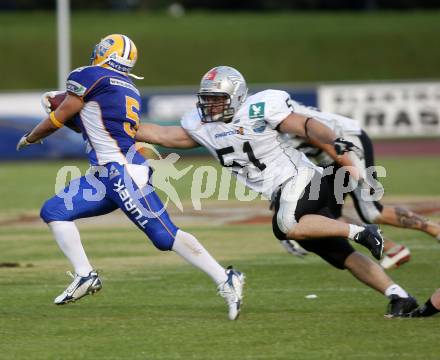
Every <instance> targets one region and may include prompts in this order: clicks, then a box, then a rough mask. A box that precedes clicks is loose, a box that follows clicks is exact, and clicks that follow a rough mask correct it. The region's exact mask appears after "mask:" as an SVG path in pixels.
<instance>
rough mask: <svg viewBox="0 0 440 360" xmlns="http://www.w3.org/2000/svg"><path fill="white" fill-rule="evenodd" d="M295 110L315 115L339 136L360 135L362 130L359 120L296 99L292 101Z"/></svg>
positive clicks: (307, 114)
mask: <svg viewBox="0 0 440 360" xmlns="http://www.w3.org/2000/svg"><path fill="white" fill-rule="evenodd" d="M291 104H292V107H293V112H294V113H296V114H300V115H303V116H305V117H313V118H314V119H316V120H318V121H319V122H321V123H323V124H324V125H326V126H327V127H329V128H330V129H332V130H333V132H334V133H335V134H336V136H338V137H343V136H347V135H360V134H361V132H362V128H361V125H360V123H359V121H357V120H355V119H350V118H348V117H345V116H342V115H337V114H333V113H328V112H323V111H320V110H319V109H317V108H314V107H310V106H305V105H303V104H301V103H298V102H296V101H294V100H292V101H291Z"/></svg>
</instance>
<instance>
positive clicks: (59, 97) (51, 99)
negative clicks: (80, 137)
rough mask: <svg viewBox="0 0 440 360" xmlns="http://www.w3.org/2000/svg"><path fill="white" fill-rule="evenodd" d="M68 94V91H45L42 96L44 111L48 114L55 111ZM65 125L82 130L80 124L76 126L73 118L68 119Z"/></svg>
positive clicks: (78, 131)
mask: <svg viewBox="0 0 440 360" xmlns="http://www.w3.org/2000/svg"><path fill="white" fill-rule="evenodd" d="M66 96H67V92H66V91H48V92H45V93H44V94H43V95H42V96H41V105H42V106H43V109H44V111H46V113H48V114H50V113H51V112H52V111H55V110H56V109H57V108H58V106H60V105H61V103H62V102H63V101H64V99H65V98H66ZM64 125H65V126H67V127H68V128H69V129H71V130H73V131H75V132H77V133H80V132H81V129H80V128H79V127H78V126H76V125H75V124H74V122H73V121H72V120H68V121H66V122H65V123H64Z"/></svg>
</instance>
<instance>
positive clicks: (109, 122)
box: [17, 34, 244, 320]
mask: <svg viewBox="0 0 440 360" xmlns="http://www.w3.org/2000/svg"><path fill="white" fill-rule="evenodd" d="M136 60H137V49H136V46H135V44H134V43H133V41H131V40H130V39H129V38H128V37H127V36H125V35H119V34H113V35H109V36H106V37H105V38H103V39H102V40H101V41H100V42H99V43H98V44H97V45H96V46H95V48H94V51H93V55H92V58H91V66H85V67H81V68H78V69H76V70H74V71H72V72H71V73H70V75H69V77H68V79H67V83H66V87H67V92H68V95H67V96H66V98H65V100H64V101H63V102H62V103H61V104H60V106H59V107H58V108H57V109H56V110H55V111H53V112H51V113H50V115H49V116H48V117H47V118H46V119H44V120H42V121H41V122H40V123H39V124H38V125H37V126H36V127H35V128H34V129H33V130H32V131H31V132H30V133H28V134H26V135H24V136H23V137H22V138H21V139H20V141H19V143H18V144H17V150H20V149H21V148H23V147H25V146H28V145H31V144H35V143H38V142H40V141H41V139H43V138H45V137H46V136H49V135H50V134H52V133H53V132H55V131H56V130H58V129H59V128H60V127H62V126H63V125H64V124H65V123H66V122H67V121H68V120H70V119H71V118H72V117H73V120H72V121H73V122H74V125H75V126H76V127H79V128H80V130H81V133H82V136H83V138H84V141H85V143H86V151H87V156H88V158H89V161H90V164H91V168H90V173H89V174H88V175H86V176H82V177H81V178H79V179H74V180H72V181H71V183H70V184H69V185H68V186H67V187H66V189H64V191H62V192H60V193H59V194H57V195H55V196H54V197H52V198H51V199H49V200H47V201H46V202H45V204H44V205H43V207H42V209H41V217H42V219H43V220H44V221H45V222H46V223H47V224H48V225H49V227H50V229H51V230H52V232H53V235H54V237H55V240H56V241H57V243H58V245H59V247H60V248H61V250H62V251H63V252H64V254H65V255H66V257H67V258H68V259H69V260H70V262H71V264H72V266H73V268H74V270H75V275H74V276H73V278H74V279H73V282H72V283H71V284H70V285H69V286H68V287H67V289H66V290H65V291H64V292H63V293H62V294H60V295H59V296H58V297H56V298H55V301H54V302H55V304H57V305H62V304H67V303H70V302H73V301H76V300H78V299H80V298H82V297H83V296H85V295H88V294H91V293H94V292H96V291H98V290H100V289H101V287H102V284H101V280H100V278H99V276H98V273H97V272H96V271H95V270H94V269H93V267H92V266H91V264H90V262H89V260H88V258H87V256H86V253H85V251H84V249H83V246H82V243H81V239H80V235H79V232H78V229H77V227H76V225H75V223H74V220H76V219H79V218H85V217H93V216H98V215H103V214H107V213H110V212H112V211H114V210H116V209H118V208H119V209H121V210H122V211H123V212H124V213H125V214H126V215H127V216H128V217H129V218H130V220H131V221H132V222H133V223H134V224H135V225H136V226H137V227H138V228H139V229H140V230H141V231H143V232H144V233H145V234H146V236H147V237H148V238H149V239H150V240H151V241H152V243H153V244H154V245H155V246H156V247H157V248H158V249H159V250H163V251H165V250H173V251H174V252H176V253H177V254H179V255H180V256H182V257H183V258H184V259H185V260H187V261H188V262H189V263H191V264H192V265H194V266H196V267H198V268H199V269H201V270H202V271H204V272H205V273H206V274H207V275H209V276H210V277H211V278H212V279H213V280H214V282H215V283H216V284H217V286H218V290H219V293H220V295H221V296H222V297H223V298H224V299H225V301H226V303H227V304H228V307H229V318H230V319H231V320H235V319H237V317H238V315H239V313H240V305H241V301H242V289H243V284H244V275H243V274H242V273H241V272H239V271H237V270H234V269H232V268H228V269H224V268H223V267H222V266H220V265H219V264H218V263H217V262H216V260H215V259H214V258H213V257H211V255H210V254H209V253H208V252H207V251H206V250H205V248H204V247H203V246H202V245H201V244H200V243H199V242H198V241H197V239H196V238H195V237H194V236H193V235H191V234H189V233H186V232H184V231H183V230H181V229H179V228H178V227H177V226H176V225H174V223H173V222H172V221H171V220H170V218H169V216H168V213H167V212H166V210H165V208H164V206H163V205H162V202H161V200H160V199H159V197H158V196H157V195H156V193H155V191H154V189H153V187H152V185H151V175H152V171H151V169H150V168H149V167H148V165H146V160H145V159H144V158H143V157H142V155H141V154H140V153H139V152H138V151H137V150H136V146H135V135H136V132H137V130H138V127H139V112H140V104H141V98H140V95H139V91H138V89H137V88H136V86H135V85H134V84H133V82H132V81H131V79H130V77H134V78H138V77H137V76H136V75H133V74H131V70H132V69H133V67H134V65H135V63H136ZM72 193H73V194H74V195H72V196H71V197H70V198H68V199H66V194H72Z"/></svg>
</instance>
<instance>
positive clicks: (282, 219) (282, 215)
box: [276, 209, 297, 234]
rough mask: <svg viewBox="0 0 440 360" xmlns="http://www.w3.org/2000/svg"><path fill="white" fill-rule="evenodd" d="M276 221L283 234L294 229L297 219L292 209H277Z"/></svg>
mask: <svg viewBox="0 0 440 360" xmlns="http://www.w3.org/2000/svg"><path fill="white" fill-rule="evenodd" d="M276 223H277V225H278V228H279V229H280V231H281V232H282V233H284V234H290V233H292V232H294V231H295V227H296V224H297V221H296V219H295V213H294V212H293V211H282V209H280V211H278V213H277V214H276Z"/></svg>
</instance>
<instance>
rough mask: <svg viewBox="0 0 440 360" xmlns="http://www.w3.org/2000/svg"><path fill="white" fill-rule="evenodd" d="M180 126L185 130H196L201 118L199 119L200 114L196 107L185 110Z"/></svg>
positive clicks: (200, 123)
mask: <svg viewBox="0 0 440 360" xmlns="http://www.w3.org/2000/svg"><path fill="white" fill-rule="evenodd" d="M180 123H181V125H182V127H183V128H184V129H185V130H189V131H191V130H196V129H197V128H199V127H200V126H201V125H202V120H201V119H200V114H199V112H198V110H197V109H193V110H190V111H187V112H186V113H185V114H184V115H183V116H182V119H181V120H180Z"/></svg>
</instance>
